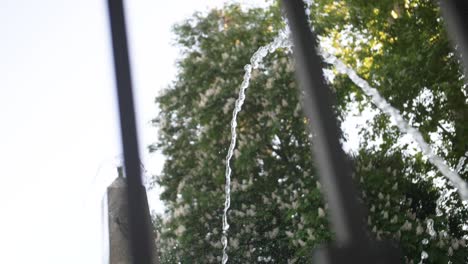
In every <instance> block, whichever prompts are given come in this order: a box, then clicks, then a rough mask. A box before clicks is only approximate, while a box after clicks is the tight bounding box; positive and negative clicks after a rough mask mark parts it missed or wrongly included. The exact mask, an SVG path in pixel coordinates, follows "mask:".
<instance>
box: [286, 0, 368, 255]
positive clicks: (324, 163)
mask: <svg viewBox="0 0 468 264" xmlns="http://www.w3.org/2000/svg"><path fill="white" fill-rule="evenodd" d="M282 2H283V8H284V10H285V11H286V15H287V18H288V21H289V26H290V29H291V33H292V40H293V43H294V47H293V50H294V58H295V61H296V77H297V79H298V81H299V85H300V87H301V88H302V89H301V92H302V93H303V94H302V100H303V108H304V113H305V115H306V116H307V118H308V119H309V122H308V124H309V129H310V131H311V132H313V144H312V145H313V150H314V154H315V155H314V160H315V161H317V167H318V170H319V174H320V180H321V182H322V184H323V186H324V189H325V195H326V198H327V200H328V203H329V208H330V214H331V219H330V220H331V223H332V227H333V230H334V231H335V234H336V242H337V244H338V245H341V246H349V245H351V244H360V243H361V244H364V243H366V241H367V239H366V236H365V231H364V228H365V222H364V217H363V213H362V212H363V211H362V208H361V206H360V205H359V204H358V200H357V195H356V191H355V188H354V183H353V180H352V177H351V170H350V167H349V164H348V161H347V160H346V158H345V155H344V153H343V150H342V148H341V145H340V143H339V130H338V125H337V119H336V118H335V116H334V114H333V110H332V94H331V92H330V89H329V88H328V87H327V85H326V83H325V80H324V77H323V72H322V61H321V59H320V57H319V56H318V54H317V52H316V48H315V45H316V44H317V41H316V39H315V36H314V35H313V33H312V32H311V30H310V27H309V25H308V23H307V19H306V15H305V10H304V3H303V2H302V1H301V0H283V1H282Z"/></svg>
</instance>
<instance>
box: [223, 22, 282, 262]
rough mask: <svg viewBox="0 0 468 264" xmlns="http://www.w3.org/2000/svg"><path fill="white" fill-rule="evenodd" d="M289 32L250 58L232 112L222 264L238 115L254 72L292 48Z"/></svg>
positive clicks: (225, 250)
mask: <svg viewBox="0 0 468 264" xmlns="http://www.w3.org/2000/svg"><path fill="white" fill-rule="evenodd" d="M288 37H289V31H288V30H283V31H281V32H280V33H279V35H278V36H277V37H276V38H275V39H274V40H273V42H271V43H269V44H268V45H266V46H263V47H260V48H259V49H258V50H257V51H256V52H255V53H254V54H253V55H252V57H251V58H250V64H247V65H245V66H244V70H245V74H244V79H243V81H242V84H241V86H240V91H239V96H238V98H237V100H236V103H235V107H234V110H233V111H232V120H231V143H230V145H229V149H228V152H227V155H226V171H225V177H226V185H225V187H224V191H225V201H224V212H223V234H222V238H221V243H222V244H223V259H222V263H223V264H225V263H227V261H228V254H227V246H228V234H227V232H228V230H229V223H228V219H227V217H228V216H227V214H228V210H229V207H230V205H231V173H232V169H231V158H232V155H233V153H234V149H235V147H236V139H237V132H236V128H237V115H238V114H239V112H240V111H241V109H242V105H243V104H244V101H245V91H246V90H247V88H248V87H249V83H250V77H251V75H252V70H254V69H257V68H258V67H259V66H260V64H261V63H262V61H263V59H264V58H265V57H266V56H267V55H268V53H272V52H274V51H275V50H277V49H278V48H288V47H290V46H291V44H290V41H289V39H288Z"/></svg>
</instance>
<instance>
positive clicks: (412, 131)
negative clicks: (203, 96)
mask: <svg viewBox="0 0 468 264" xmlns="http://www.w3.org/2000/svg"><path fill="white" fill-rule="evenodd" d="M305 3H306V13H307V14H310V5H311V0H305ZM289 32H290V31H289V28H288V27H287V26H286V27H285V29H284V30H282V31H280V33H279V35H278V36H277V37H276V38H275V39H274V40H273V41H272V42H271V43H269V44H268V45H266V46H263V47H260V48H259V49H258V50H257V51H256V52H255V53H254V54H253V55H252V57H251V58H250V64H247V65H245V66H244V70H245V74H244V78H243V81H242V84H241V86H240V91H239V95H238V98H237V100H236V103H235V107H234V110H233V112H232V120H231V142H230V145H229V149H228V152H227V155H226V159H225V161H226V171H225V178H226V183H225V187H224V189H225V202H224V211H223V219H222V221H223V231H222V238H221V243H222V245H223V257H222V264H226V263H227V261H228V254H227V247H228V230H229V223H228V219H227V218H228V211H229V207H230V205H231V173H232V169H231V158H232V156H233V153H234V149H235V147H236V139H237V132H236V128H237V115H238V114H239V112H240V111H241V109H242V105H243V104H244V101H245V91H246V90H247V88H248V87H249V83H250V77H251V75H252V71H253V70H254V69H257V68H258V67H259V66H260V64H261V63H262V61H263V59H264V58H265V57H266V56H267V55H268V53H272V52H274V51H276V50H277V49H278V48H291V47H292V42H291V41H290V39H289ZM320 54H321V55H322V57H323V58H324V60H325V61H326V62H327V63H330V64H332V65H334V66H335V68H336V69H337V70H338V71H339V72H340V73H343V74H346V75H347V76H348V77H349V78H350V79H351V81H352V82H353V83H354V84H356V85H357V86H358V87H359V88H361V89H362V91H363V92H364V93H365V94H366V95H367V96H368V97H369V98H370V99H371V101H372V103H373V104H375V106H377V107H378V108H379V109H380V110H381V111H382V112H384V113H385V114H387V115H389V116H390V117H391V118H392V119H393V120H394V121H395V123H396V125H397V127H398V129H399V130H400V132H402V133H404V134H407V135H410V136H411V137H412V139H413V140H414V142H415V143H416V144H417V145H418V146H419V148H420V149H421V151H422V153H423V154H424V155H425V156H426V157H427V158H428V160H429V162H431V163H432V164H433V165H434V166H435V167H436V168H437V169H438V170H439V171H440V172H441V173H442V175H444V176H445V177H446V178H447V179H448V180H450V182H451V183H452V184H453V185H454V187H455V188H457V190H458V192H459V194H460V196H461V198H462V199H463V200H468V185H467V183H466V182H465V181H464V180H463V179H462V178H461V177H460V176H459V175H458V174H457V171H459V169H458V168H457V169H458V170H457V171H454V170H452V169H450V168H449V166H447V164H446V163H445V161H444V160H443V159H442V158H441V157H440V156H438V155H437V154H435V153H434V151H433V150H432V148H431V146H430V145H429V144H428V143H427V142H426V141H425V140H424V138H423V137H422V135H421V133H420V132H419V131H418V130H417V129H416V128H414V127H412V126H411V125H410V124H409V123H408V121H406V120H405V119H404V118H403V116H402V115H401V114H400V112H399V110H398V109H396V108H394V107H393V106H391V105H390V104H389V103H388V102H387V101H386V100H385V98H383V97H382V96H381V95H380V93H379V92H378V91H377V89H375V88H373V87H371V86H370V85H369V83H368V82H367V81H365V80H364V79H362V78H361V77H359V75H358V74H357V73H356V71H354V70H353V69H351V68H350V67H348V66H346V65H345V64H344V63H343V62H342V61H341V60H339V59H338V58H336V57H335V56H334V55H332V54H329V53H327V52H326V51H324V50H320ZM463 161H464V160H463ZM457 167H459V166H457ZM425 258H427V253H426V252H425V251H423V252H422V255H421V259H425Z"/></svg>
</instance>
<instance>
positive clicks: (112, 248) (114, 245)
mask: <svg viewBox="0 0 468 264" xmlns="http://www.w3.org/2000/svg"><path fill="white" fill-rule="evenodd" d="M117 170H118V173H119V176H118V177H117V179H116V180H115V181H114V182H113V183H112V184H111V185H110V186H109V187H108V188H107V204H108V219H109V220H108V222H109V264H132V263H133V261H132V256H131V249H130V234H129V225H128V202H127V186H126V184H127V181H126V179H125V178H124V176H123V170H122V168H121V167H119V168H117ZM142 188H144V187H143V186H142ZM144 193H145V196H146V192H144ZM145 208H146V212H145V216H146V217H147V218H148V221H150V222H151V218H150V217H151V216H150V213H149V208H148V204H146V207H145ZM148 232H152V230H148ZM153 242H154V240H153ZM153 248H154V250H155V251H154V252H157V251H156V246H155V245H154V244H153ZM154 257H155V260H154V263H155V264H158V263H159V260H158V257H157V255H156V254H154Z"/></svg>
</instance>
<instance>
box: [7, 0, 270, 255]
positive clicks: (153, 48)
mask: <svg viewBox="0 0 468 264" xmlns="http://www.w3.org/2000/svg"><path fill="white" fill-rule="evenodd" d="M243 2H246V3H247V2H249V3H264V1H263V0H251V1H243ZM105 4H106V1H105V0H80V1H64V0H41V1H34V0H0V40H1V41H0V122H1V130H0V160H1V163H0V164H1V174H0V179H1V184H0V249H1V250H0V252H1V253H0V263H11V264H15V263H46V264H54V263H80V264H82V263H90V264H93V263H102V258H103V256H102V251H103V250H102V248H103V241H102V217H101V216H102V210H101V203H102V195H103V193H104V190H105V187H106V184H108V183H109V182H110V181H112V178H113V177H114V176H115V171H114V166H115V164H116V163H117V160H118V159H117V157H118V156H119V153H120V152H121V151H120V138H119V136H120V135H119V130H118V119H117V111H116V109H117V108H116V104H115V94H114V89H115V88H114V76H113V68H112V64H111V62H112V58H111V49H110V42H109V32H108V19H107V9H106V5H105ZM126 5H127V20H128V22H129V23H128V30H129V36H130V48H131V57H132V58H131V60H132V64H133V69H132V70H133V80H134V87H135V89H136V93H137V94H136V100H137V107H138V108H137V112H138V122H139V129H140V144H141V147H140V149H141V152H142V159H143V161H144V164H145V166H146V167H147V169H148V170H149V171H150V172H152V173H154V172H157V171H158V170H159V169H160V168H161V165H162V162H163V159H162V157H161V156H157V155H156V156H155V155H149V154H147V153H146V148H145V147H146V145H148V144H150V143H151V142H153V141H155V140H156V138H157V136H156V131H155V130H154V129H153V128H151V126H150V125H149V121H150V120H151V119H152V118H153V117H154V116H155V114H156V111H157V110H156V107H155V104H154V98H155V96H156V94H157V93H158V90H160V89H161V88H163V87H166V86H167V84H168V83H169V82H170V80H172V79H173V77H174V74H175V68H174V61H175V59H176V57H177V54H178V51H177V49H176V48H175V47H171V46H170V42H171V39H172V33H171V26H172V25H173V24H174V23H175V22H177V21H180V20H181V19H183V18H185V17H188V16H189V15H190V14H192V13H193V12H194V11H195V10H206V8H207V7H208V6H215V5H216V6H220V5H222V1H221V0H185V1H182V0H171V1H156V0H129V1H127V2H126ZM150 197H151V199H150V200H151V201H150V203H151V205H152V208H153V209H155V210H157V211H159V212H161V210H162V207H161V204H160V203H159V202H158V201H157V194H155V193H153V194H151V195H150Z"/></svg>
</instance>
